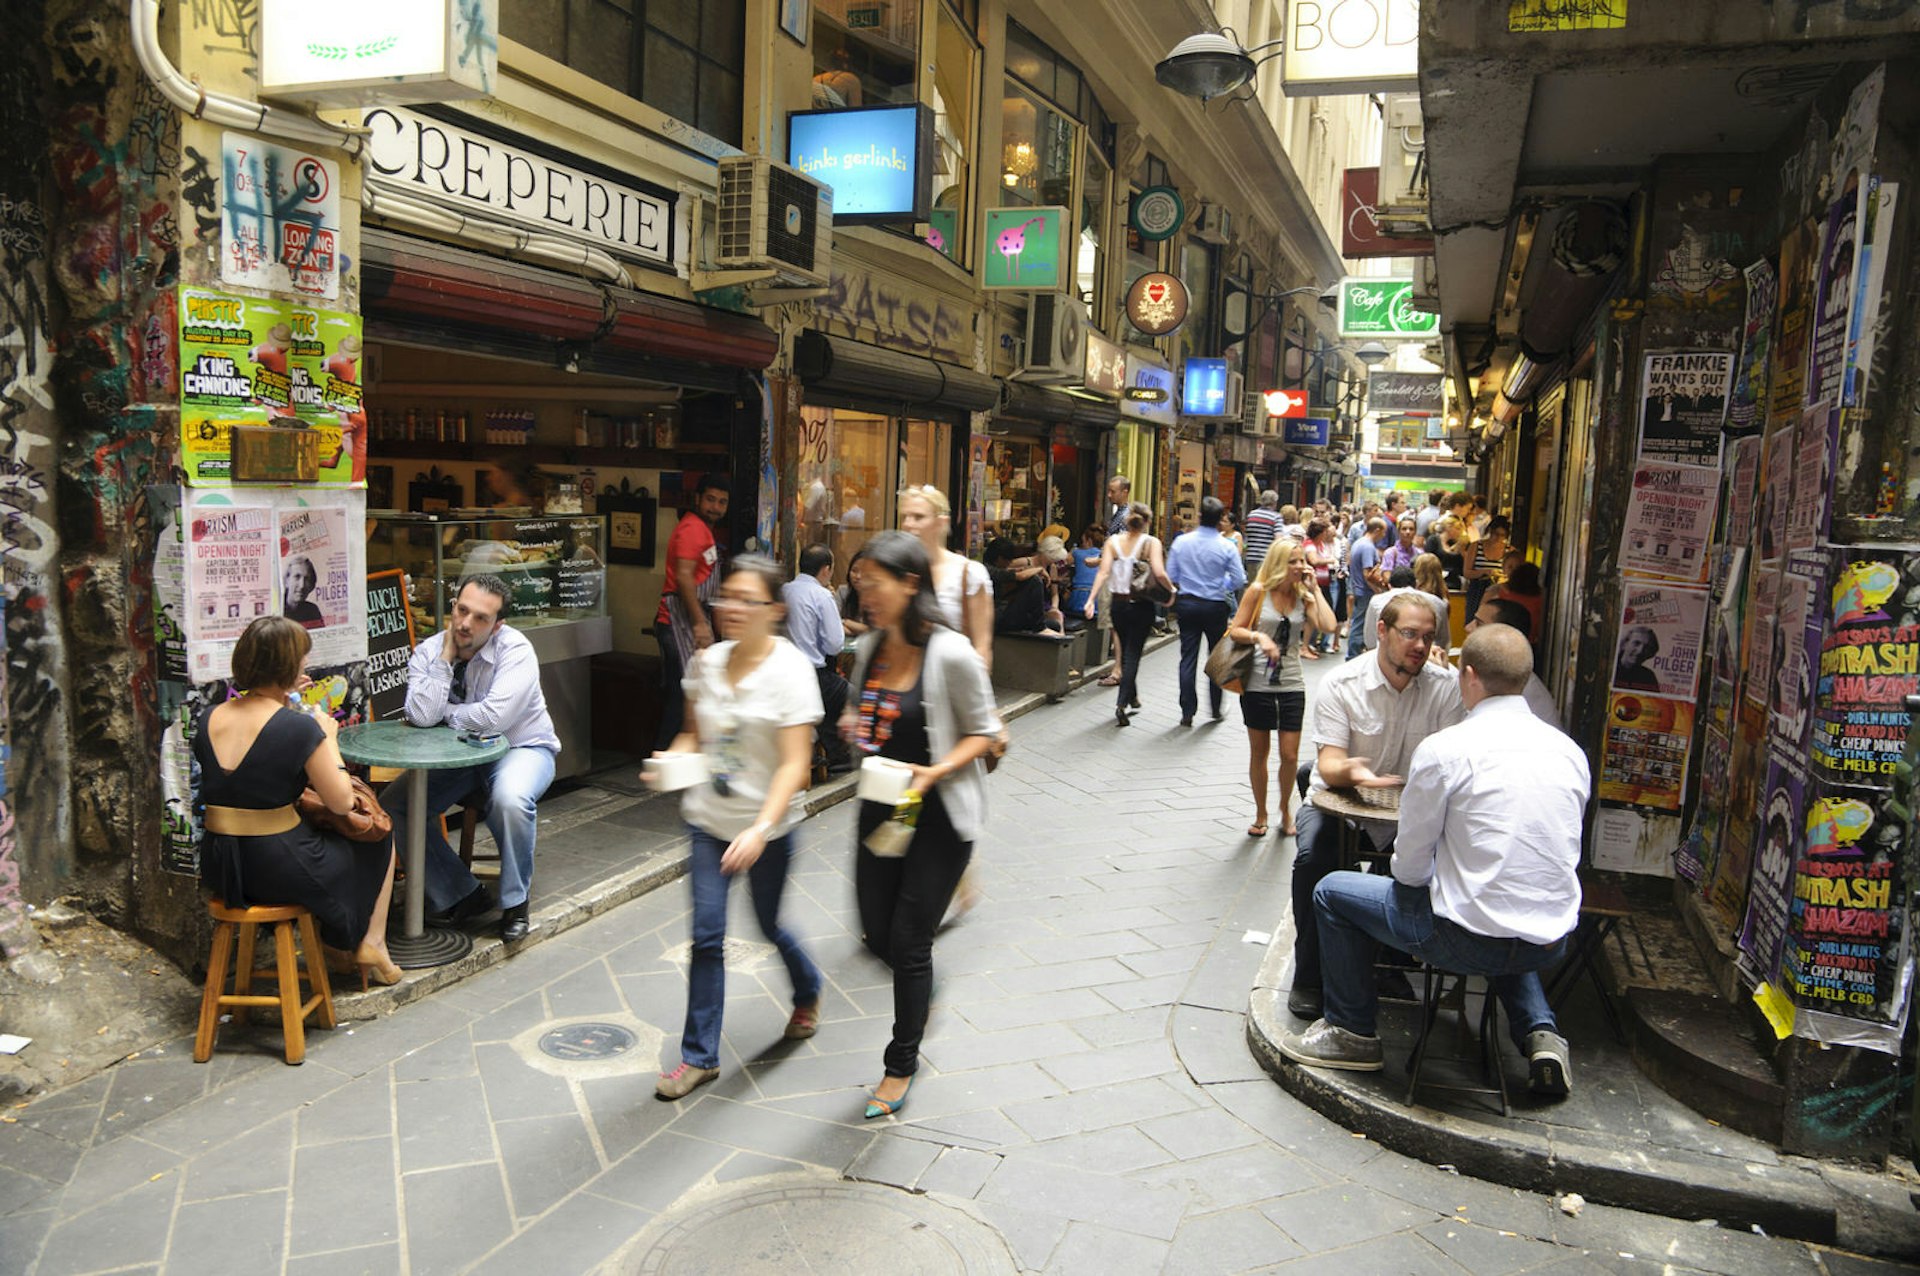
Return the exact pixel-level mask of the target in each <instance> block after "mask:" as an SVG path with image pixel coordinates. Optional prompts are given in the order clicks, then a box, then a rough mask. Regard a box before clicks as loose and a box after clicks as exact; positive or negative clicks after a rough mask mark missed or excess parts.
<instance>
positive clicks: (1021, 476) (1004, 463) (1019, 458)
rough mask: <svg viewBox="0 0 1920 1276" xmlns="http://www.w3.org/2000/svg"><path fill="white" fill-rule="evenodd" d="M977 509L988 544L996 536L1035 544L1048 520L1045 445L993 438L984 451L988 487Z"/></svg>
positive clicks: (1021, 543)
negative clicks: (979, 509)
mask: <svg viewBox="0 0 1920 1276" xmlns="http://www.w3.org/2000/svg"><path fill="white" fill-rule="evenodd" d="M980 506H981V514H982V520H981V522H982V530H983V531H984V533H985V536H986V539H987V540H988V541H991V540H993V539H994V538H995V537H996V536H1004V537H1006V538H1007V539H1008V540H1011V541H1013V542H1014V543H1016V544H1019V545H1031V544H1033V543H1034V542H1035V541H1037V540H1038V539H1039V538H1040V529H1041V528H1042V527H1045V526H1046V525H1047V523H1048V521H1049V508H1048V501H1047V447H1046V445H1045V444H1042V443H1034V442H1028V441H1026V440H1021V439H995V440H994V441H993V442H992V443H991V444H990V445H989V446H988V448H987V484H986V491H985V492H983V493H982V494H981V502H980Z"/></svg>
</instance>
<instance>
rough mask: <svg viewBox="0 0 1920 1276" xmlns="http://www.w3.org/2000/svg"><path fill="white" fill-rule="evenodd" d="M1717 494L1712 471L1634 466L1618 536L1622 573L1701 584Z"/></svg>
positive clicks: (1716, 478)
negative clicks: (1631, 483) (1624, 515)
mask: <svg viewBox="0 0 1920 1276" xmlns="http://www.w3.org/2000/svg"><path fill="white" fill-rule="evenodd" d="M1719 492H1720V472H1719V471H1718V470H1717V469H1706V468H1704V467H1701V466H1693V465H1664V464H1660V463H1658V462H1644V461H1643V462H1642V463H1641V464H1639V465H1637V466H1635V467H1634V471H1633V487H1632V489H1631V491H1630V493H1629V494H1628V497H1627V518H1626V525H1625V527H1624V529H1623V530H1622V531H1621V534H1620V566H1621V568H1622V569H1623V570H1625V571H1628V572H1633V573H1637V574H1640V575H1644V576H1664V577H1667V578H1669V579H1673V580H1680V581H1685V582H1687V583H1689V584H1702V583H1704V582H1705V581H1706V579H1707V547H1708V546H1709V545H1710V544H1711V543H1712V541H1713V522H1714V507H1715V505H1716V504H1717V502H1718V499H1719Z"/></svg>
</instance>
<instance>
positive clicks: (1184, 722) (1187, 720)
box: [1180, 713, 1193, 727]
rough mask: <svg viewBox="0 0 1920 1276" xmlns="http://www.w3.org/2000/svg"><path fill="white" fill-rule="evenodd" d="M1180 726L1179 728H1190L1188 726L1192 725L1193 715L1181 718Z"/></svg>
mask: <svg viewBox="0 0 1920 1276" xmlns="http://www.w3.org/2000/svg"><path fill="white" fill-rule="evenodd" d="M1180 725H1181V726H1183V727H1190V726H1192V725H1193V715H1192V714H1191V713H1189V714H1188V715H1187V716H1186V717H1184V718H1182V719H1180Z"/></svg>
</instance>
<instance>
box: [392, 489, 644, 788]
mask: <svg viewBox="0 0 1920 1276" xmlns="http://www.w3.org/2000/svg"><path fill="white" fill-rule="evenodd" d="M367 523H368V533H367V570H368V572H370V573H372V572H381V571H390V570H393V569H395V568H398V569H399V570H401V571H404V572H405V573H406V574H407V607H408V610H409V611H410V612H411V613H412V617H413V632H414V635H415V639H416V641H418V640H419V639H423V638H425V637H427V636H428V635H429V634H434V633H438V632H439V631H440V630H441V629H442V628H444V627H445V624H446V617H447V611H448V609H449V607H450V606H451V604H452V602H453V596H454V593H455V591H456V590H457V589H458V588H459V585H460V582H461V581H462V580H464V579H466V578H467V577H469V576H475V575H480V574H482V573H484V574H487V575H492V576H498V577H499V578H500V579H501V580H502V581H504V582H506V586H507V589H508V591H509V593H510V596H511V603H512V606H511V608H510V609H509V612H508V615H507V620H508V621H509V622H510V623H511V624H512V625H513V627H514V628H515V629H516V630H519V631H520V632H521V633H523V634H525V635H526V637H527V640H528V641H529V642H530V643H532V644H533V650H534V653H535V654H536V655H537V656H538V657H539V658H540V685H541V689H542V690H543V691H544V692H545V694H546V698H547V711H548V712H549V713H550V714H551V715H552V716H553V722H554V729H555V730H556V731H557V732H558V733H559V736H560V744H561V754H560V759H559V763H558V770H557V772H556V773H557V774H558V775H562V776H566V775H576V774H579V773H581V772H584V771H585V770H587V769H588V766H589V764H590V762H591V760H592V744H591V741H592V726H593V723H592V717H591V712H592V710H591V704H592V688H591V686H590V683H591V670H590V666H591V658H592V657H593V656H596V655H599V654H600V653H602V652H606V651H611V650H613V622H612V621H611V619H609V617H608V614H607V595H606V584H607V534H606V527H607V524H606V519H605V518H604V517H602V516H600V515H594V514H585V515H582V514H563V515H555V516H551V517H524V518H496V517H488V516H481V517H458V516H454V515H449V514H408V513H401V512H399V511H394V510H370V511H368V514H367Z"/></svg>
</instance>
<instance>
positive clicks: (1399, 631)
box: [1287, 594, 1461, 1019]
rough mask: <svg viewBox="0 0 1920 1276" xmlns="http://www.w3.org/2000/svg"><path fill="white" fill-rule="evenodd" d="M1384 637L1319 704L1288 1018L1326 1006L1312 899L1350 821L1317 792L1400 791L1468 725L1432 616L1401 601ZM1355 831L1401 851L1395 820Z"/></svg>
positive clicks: (1405, 597)
mask: <svg viewBox="0 0 1920 1276" xmlns="http://www.w3.org/2000/svg"><path fill="white" fill-rule="evenodd" d="M1355 623H1360V622H1359V621H1356V622H1355ZM1378 636H1379V640H1380V646H1379V648H1378V649H1377V650H1375V651H1372V652H1369V653H1366V654H1364V655H1361V656H1358V657H1356V658H1354V659H1352V660H1349V661H1347V662H1346V663H1345V664H1343V665H1341V666H1340V667H1339V668H1338V669H1335V670H1334V671H1333V672H1331V673H1329V674H1328V675H1327V676H1326V678H1324V679H1323V680H1322V681H1321V683H1320V689H1319V691H1318V692H1317V693H1316V696H1315V700H1314V706H1313V742H1314V747H1315V750H1316V752H1315V754H1314V763H1313V781H1312V787H1311V788H1310V789H1309V790H1308V800H1307V802H1306V804H1305V805H1304V806H1303V807H1302V808H1301V811H1300V814H1299V815H1298V816H1297V817H1296V821H1295V822H1296V824H1297V826H1298V829H1299V850H1298V851H1297V852H1296V853H1295V855H1294V859H1293V924H1294V928H1295V937H1294V943H1293V988H1292V991H1290V992H1289V993H1288V994H1287V1009H1288V1010H1290V1011H1292V1012H1293V1013H1294V1014H1295V1015H1297V1016H1298V1017H1300V1018H1302V1019H1317V1018H1319V1016H1320V1012H1321V1007H1322V1001H1321V991H1320V988H1321V978H1320V934H1319V930H1318V927H1317V926H1316V924H1315V920H1314V912H1313V891H1314V887H1316V886H1318V885H1319V884H1320V879H1321V878H1323V877H1325V876H1326V875H1327V874H1328V873H1331V872H1333V871H1334V870H1335V869H1337V868H1339V867H1340V818H1341V817H1339V816H1336V815H1328V814H1327V813H1326V812H1324V811H1322V810H1321V809H1320V808H1319V807H1317V806H1315V805H1314V804H1313V800H1312V795H1313V792H1314V791H1316V790H1320V789H1325V788H1328V787H1333V788H1345V787H1351V786H1354V785H1360V786H1364V787H1368V788H1384V787H1390V786H1392V785H1396V784H1399V783H1400V777H1401V776H1402V775H1404V774H1405V773H1406V768H1407V765H1408V764H1409V763H1410V762H1412V760H1413V752H1414V750H1415V749H1417V748H1418V747H1419V746H1420V743H1421V742H1422V741H1424V740H1425V739H1426V738H1427V737H1428V736H1430V735H1432V734H1433V733H1434V732H1436V731H1439V730H1440V729H1442V728H1443V727H1450V726H1452V725H1453V724H1454V723H1456V722H1458V721H1459V720H1460V713H1461V709H1460V680H1459V677H1458V676H1457V675H1456V674H1455V673H1454V671H1453V670H1452V669H1450V668H1448V667H1447V666H1445V665H1440V664H1435V663H1434V662H1433V661H1431V660H1429V659H1428V658H1427V653H1428V652H1429V650H1430V649H1431V648H1432V646H1433V644H1434V643H1435V642H1445V641H1446V639H1445V637H1444V636H1442V634H1441V631H1440V626H1439V623H1438V617H1436V616H1435V615H1434V613H1433V610H1432V609H1431V608H1429V607H1428V606H1426V604H1424V603H1422V602H1419V601H1418V600H1416V599H1415V598H1414V597H1413V596H1412V595H1411V594H1402V595H1401V596H1400V597H1398V598H1395V599H1393V600H1391V601H1390V602H1388V603H1387V605H1386V607H1385V608H1384V609H1383V610H1382V611H1381V615H1380V624H1379V635H1378ZM1352 822H1353V824H1354V825H1355V826H1356V828H1357V833H1358V836H1359V838H1360V839H1361V840H1362V841H1363V842H1365V843H1366V844H1368V845H1370V846H1371V847H1372V849H1373V851H1374V852H1375V853H1381V854H1384V853H1385V852H1386V851H1387V849H1388V848H1389V847H1391V846H1392V845H1393V841H1394V824H1393V821H1392V820H1390V819H1388V820H1355V821H1352Z"/></svg>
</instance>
